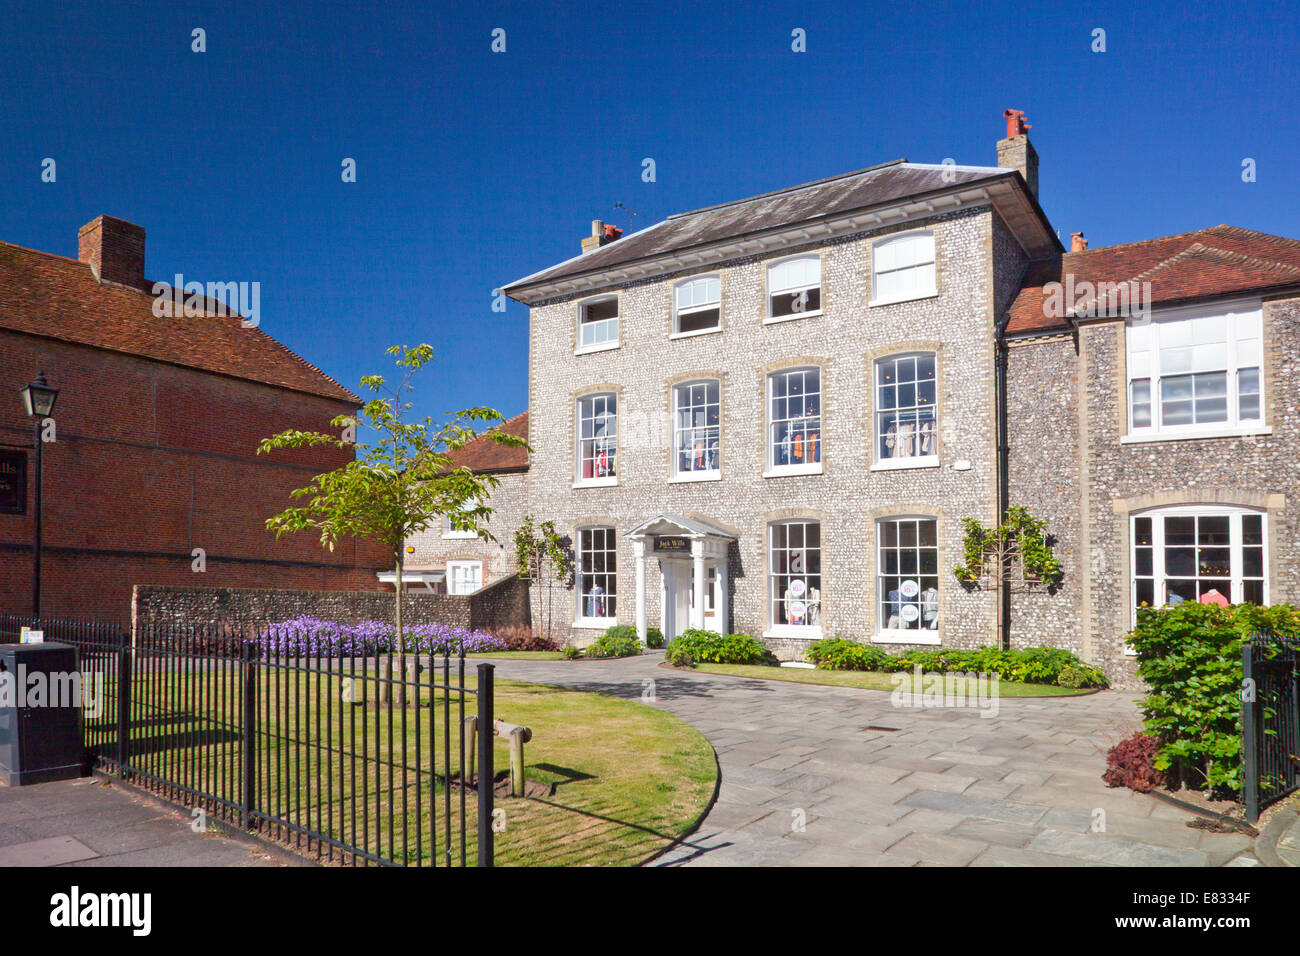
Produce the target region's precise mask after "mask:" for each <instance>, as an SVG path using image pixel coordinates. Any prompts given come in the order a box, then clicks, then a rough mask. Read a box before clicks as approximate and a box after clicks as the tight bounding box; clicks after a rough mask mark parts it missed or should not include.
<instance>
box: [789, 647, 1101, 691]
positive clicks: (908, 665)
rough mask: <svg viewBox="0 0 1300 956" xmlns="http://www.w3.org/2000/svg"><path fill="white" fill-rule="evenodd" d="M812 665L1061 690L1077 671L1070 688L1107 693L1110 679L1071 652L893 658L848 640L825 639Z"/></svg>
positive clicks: (924, 653)
mask: <svg viewBox="0 0 1300 956" xmlns="http://www.w3.org/2000/svg"><path fill="white" fill-rule="evenodd" d="M804 653H805V656H806V657H807V658H808V660H810V661H812V662H813V663H814V664H816V665H817V666H818V667H819V668H821V669H822V670H832V671H889V672H897V671H910V670H913V669H914V668H916V667H918V666H919V667H920V668H921V670H923V671H928V672H931V673H947V672H949V671H968V672H969V671H974V672H976V673H984V674H997V675H998V676H999V677H1000V678H1001V679H1002V680H1006V681H1014V682H1016V683H1025V684H1058V683H1059V680H1060V677H1061V674H1062V672H1064V671H1065V670H1066V669H1067V668H1071V669H1072V670H1071V671H1070V674H1071V676H1070V679H1071V680H1077V681H1079V683H1077V684H1065V685H1061V686H1068V687H1106V686H1108V684H1107V681H1106V675H1105V674H1103V673H1102V672H1101V671H1100V670H1098V669H1097V668H1095V667H1089V666H1088V665H1086V664H1085V663H1083V661H1081V660H1079V658H1077V657H1075V656H1074V655H1073V654H1071V653H1070V652H1069V651H1065V650H1061V649H1060V648H1055V647H1030V648H1026V649H1025V650H1021V651H1004V650H1002V649H1000V648H996V647H976V648H970V649H963V648H950V647H943V648H938V649H936V650H915V651H902V652H901V653H899V654H890V653H888V652H887V651H884V650H881V649H880V648H878V647H873V646H871V645H870V644H859V643H858V642H857V641H850V640H847V639H845V638H842V637H831V638H824V639H823V640H820V641H815V642H814V643H813V644H811V645H809V647H808V650H807V651H805V652H804Z"/></svg>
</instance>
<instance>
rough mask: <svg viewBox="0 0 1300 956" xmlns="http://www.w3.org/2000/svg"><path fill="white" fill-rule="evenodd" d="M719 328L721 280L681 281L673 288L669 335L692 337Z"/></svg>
mask: <svg viewBox="0 0 1300 956" xmlns="http://www.w3.org/2000/svg"><path fill="white" fill-rule="evenodd" d="M721 327H722V280H721V279H720V278H718V277H717V276H699V277H697V278H694V279H684V280H683V281H681V282H679V283H677V285H675V286H674V287H673V334H674V335H694V334H697V333H699V332H712V331H715V330H716V329H720V328H721Z"/></svg>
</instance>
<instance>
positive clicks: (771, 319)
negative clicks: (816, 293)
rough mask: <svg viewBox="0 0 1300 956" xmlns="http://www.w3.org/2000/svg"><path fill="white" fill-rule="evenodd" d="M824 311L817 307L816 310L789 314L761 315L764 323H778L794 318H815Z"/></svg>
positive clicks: (791, 320) (790, 320) (823, 313)
mask: <svg viewBox="0 0 1300 956" xmlns="http://www.w3.org/2000/svg"><path fill="white" fill-rule="evenodd" d="M825 314H826V313H825V312H824V311H823V310H821V309H818V310H817V311H816V312H794V313H792V314H790V315H766V316H764V317H763V324H764V325H780V324H781V323H782V322H793V321H794V320H795V319H815V318H817V316H819V315H825Z"/></svg>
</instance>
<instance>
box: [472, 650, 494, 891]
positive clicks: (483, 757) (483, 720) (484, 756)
mask: <svg viewBox="0 0 1300 956" xmlns="http://www.w3.org/2000/svg"><path fill="white" fill-rule="evenodd" d="M495 670H496V667H495V665H492V664H479V666H478V777H477V778H475V782H476V784H477V786H478V865H479V866H492V865H493V846H492V797H493V794H492V787H493V785H494V784H495V782H496V769H495V767H494V766H493V761H492V746H493V737H492V728H493V727H494V726H495V720H494V718H493V715H492V693H493V692H492V675H493V672H494V671H495Z"/></svg>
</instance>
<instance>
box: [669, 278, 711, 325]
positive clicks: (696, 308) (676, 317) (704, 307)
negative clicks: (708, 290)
mask: <svg viewBox="0 0 1300 956" xmlns="http://www.w3.org/2000/svg"><path fill="white" fill-rule="evenodd" d="M702 282H703V283H707V282H715V283H717V286H718V297H717V299H709V300H707V301H704V302H694V301H692V303H691V305H690V306H689V307H687V308H685V309H683V308H681V307H680V306H679V305H678V293H679V291H680V290H682V289H685V288H686V287H687V286H695V285H696V284H698V283H702ZM710 309H717V310H718V324H717V325H715V326H713V327H712V328H708V329H694V330H692V331H690V332H683V331H682V330H681V329H682V323H681V320H682V316H684V315H694V314H696V313H698V312H705V311H708V310H710ZM721 331H722V275H721V274H720V273H717V272H708V273H705V274H704V275H698V276H690V277H689V278H686V279H681V280H679V281H677V282H674V283H673V331H672V334H671V335H670V336H669V338H673V339H685V338H691V337H692V336H696V335H709V334H711V333H713V332H721Z"/></svg>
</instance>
